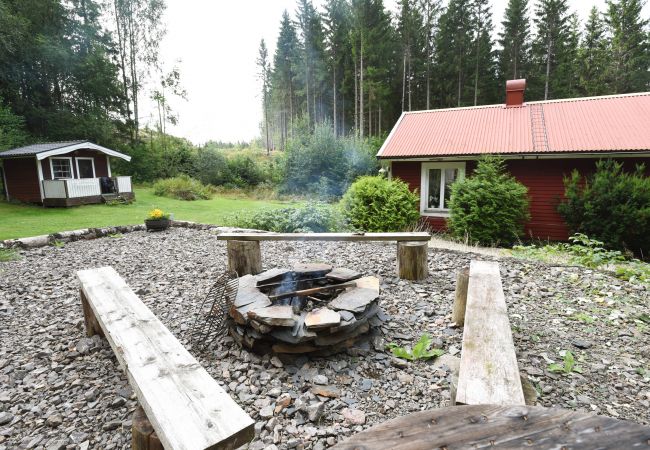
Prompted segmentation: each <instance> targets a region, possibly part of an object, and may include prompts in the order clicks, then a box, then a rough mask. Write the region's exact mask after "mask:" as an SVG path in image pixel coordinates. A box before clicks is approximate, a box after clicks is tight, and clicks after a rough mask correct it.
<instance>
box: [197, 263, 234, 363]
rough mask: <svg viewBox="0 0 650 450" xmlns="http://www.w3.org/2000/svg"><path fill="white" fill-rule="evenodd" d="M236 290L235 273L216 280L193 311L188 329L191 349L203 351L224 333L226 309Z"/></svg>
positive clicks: (231, 301) (221, 276) (227, 318)
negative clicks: (193, 316) (192, 320)
mask: <svg viewBox="0 0 650 450" xmlns="http://www.w3.org/2000/svg"><path fill="white" fill-rule="evenodd" d="M238 288H239V278H238V277H237V273H236V272H225V273H223V274H222V275H220V276H219V277H218V278H217V281H215V283H214V284H213V285H212V287H211V288H210V291H209V292H208V295H206V297H205V299H204V300H203V302H202V303H201V304H200V305H199V307H198V308H197V309H195V310H194V315H195V318H194V324H193V325H192V328H190V342H191V343H192V348H195V349H197V350H198V351H200V352H201V351H204V350H206V349H207V348H208V347H209V346H210V344H212V343H213V342H214V340H215V339H216V338H217V337H219V336H221V335H223V334H224V333H225V332H226V329H227V325H228V320H229V317H230V316H229V315H228V309H229V308H230V306H231V305H232V304H233V302H234V301H235V298H236V297H237V289H238Z"/></svg>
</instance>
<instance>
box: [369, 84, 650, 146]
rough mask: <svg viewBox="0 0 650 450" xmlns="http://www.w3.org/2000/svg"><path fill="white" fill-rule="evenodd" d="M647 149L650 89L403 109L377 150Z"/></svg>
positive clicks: (649, 138)
mask: <svg viewBox="0 0 650 450" xmlns="http://www.w3.org/2000/svg"><path fill="white" fill-rule="evenodd" d="M649 150H650V92H646V93H640V94H626V95H612V96H605V97H586V98H576V99H566V100H549V101H544V102H529V103H525V104H524V105H523V106H522V107H517V108H506V107H505V105H492V106H478V107H469V108H453V109H439V110H431V111H417V112H405V113H404V114H402V117H400V119H399V120H398V122H397V124H396V125H395V127H394V128H393V131H392V132H391V134H390V135H389V136H388V139H386V142H384V145H383V146H382V148H381V149H380V150H379V153H378V154H377V156H378V157H380V158H417V157H427V156H455V155H457V156H463V155H481V154H487V153H492V154H520V153H522V154H527V153H532V154H536V153H574V152H636V151H649Z"/></svg>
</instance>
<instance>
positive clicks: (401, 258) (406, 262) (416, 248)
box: [397, 241, 429, 280]
mask: <svg viewBox="0 0 650 450" xmlns="http://www.w3.org/2000/svg"><path fill="white" fill-rule="evenodd" d="M428 248H429V242H428V241H414V242H401V241H400V242H398V243H397V274H398V276H399V277H400V278H401V279H403V280H423V279H425V278H426V277H427V276H428V275H429V265H428V262H427V249H428Z"/></svg>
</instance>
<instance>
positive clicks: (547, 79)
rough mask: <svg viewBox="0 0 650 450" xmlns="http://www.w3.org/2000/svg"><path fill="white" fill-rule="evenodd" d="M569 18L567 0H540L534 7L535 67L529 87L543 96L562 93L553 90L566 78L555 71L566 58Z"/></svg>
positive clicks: (557, 95)
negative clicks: (535, 30)
mask: <svg viewBox="0 0 650 450" xmlns="http://www.w3.org/2000/svg"><path fill="white" fill-rule="evenodd" d="M570 18H571V16H570V14H569V6H568V4H567V0H539V2H538V4H537V6H536V8H535V19H534V22H535V25H536V27H537V34H536V36H535V39H534V40H533V59H534V63H535V68H534V71H533V77H532V78H533V80H532V81H533V83H531V84H532V86H531V91H532V93H533V94H534V95H537V96H541V98H543V99H544V100H548V99H550V98H560V97H561V96H560V95H559V93H558V92H556V91H558V90H561V89H562V86H563V84H564V82H565V81H566V80H562V79H560V78H559V77H558V76H557V75H558V73H557V72H558V67H559V66H561V65H562V64H565V63H566V62H567V61H566V53H567V51H566V44H567V41H568V40H569V38H570ZM540 91H541V92H540ZM540 94H541V95H540Z"/></svg>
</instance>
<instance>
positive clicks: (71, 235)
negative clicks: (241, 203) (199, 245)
mask: <svg viewBox="0 0 650 450" xmlns="http://www.w3.org/2000/svg"><path fill="white" fill-rule="evenodd" d="M171 226H172V227H177V228H190V229H194V230H214V231H216V232H217V233H232V232H248V233H251V232H254V233H266V231H262V230H248V229H243V228H233V227H220V226H217V225H210V224H205V223H197V222H189V221H186V220H172V221H171ZM145 230H146V228H145V226H144V224H138V225H119V226H115V227H102V228H82V229H80V230H72V231H60V232H58V233H52V234H42V235H40V236H30V237H24V238H17V239H7V240H5V241H0V248H17V249H30V248H39V247H45V246H48V245H52V244H54V243H55V242H73V241H80V240H89V239H97V238H101V237H105V236H109V235H111V234H117V233H122V234H123V233H131V232H133V231H145Z"/></svg>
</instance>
